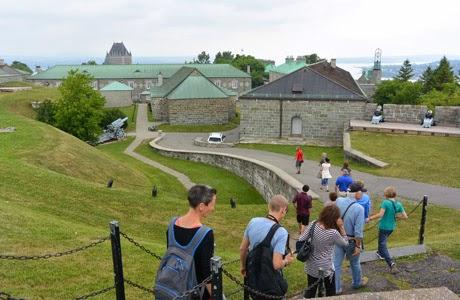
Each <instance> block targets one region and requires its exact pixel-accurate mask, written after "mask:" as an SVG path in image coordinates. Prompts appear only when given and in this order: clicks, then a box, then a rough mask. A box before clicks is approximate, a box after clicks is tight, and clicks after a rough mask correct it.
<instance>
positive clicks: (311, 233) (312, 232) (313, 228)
mask: <svg viewBox="0 0 460 300" xmlns="http://www.w3.org/2000/svg"><path fill="white" fill-rule="evenodd" d="M315 227H316V221H313V223H311V227H310V230H309V231H308V236H307V240H308V238H310V242H312V241H313V235H314V234H315Z"/></svg>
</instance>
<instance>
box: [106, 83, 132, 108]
mask: <svg viewBox="0 0 460 300" xmlns="http://www.w3.org/2000/svg"><path fill="white" fill-rule="evenodd" d="M101 94H102V96H104V97H105V107H124V106H131V105H133V97H132V96H133V95H132V94H133V88H132V87H130V86H127V85H126V84H123V83H121V82H118V81H114V82H112V83H110V84H108V85H106V86H105V87H103V88H102V89H101Z"/></svg>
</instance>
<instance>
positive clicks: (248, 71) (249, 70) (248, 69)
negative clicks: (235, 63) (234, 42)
mask: <svg viewBox="0 0 460 300" xmlns="http://www.w3.org/2000/svg"><path fill="white" fill-rule="evenodd" d="M246 73H248V74H249V75H251V65H247V66H246Z"/></svg>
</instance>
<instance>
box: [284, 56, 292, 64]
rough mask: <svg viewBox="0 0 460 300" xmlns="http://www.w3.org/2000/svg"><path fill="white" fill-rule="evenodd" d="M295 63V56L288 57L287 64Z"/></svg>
mask: <svg viewBox="0 0 460 300" xmlns="http://www.w3.org/2000/svg"><path fill="white" fill-rule="evenodd" d="M293 61H294V57H293V56H286V63H287V64H288V63H291V62H293Z"/></svg>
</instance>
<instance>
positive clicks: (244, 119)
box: [240, 99, 366, 146]
mask: <svg viewBox="0 0 460 300" xmlns="http://www.w3.org/2000/svg"><path fill="white" fill-rule="evenodd" d="M281 103H282V107H281V105H280V101H279V100H252V99H240V111H241V125H240V128H241V131H240V136H241V138H242V139H243V140H244V139H260V138H274V139H275V138H279V137H280V126H279V125H280V121H282V135H281V138H287V139H288V138H291V137H292V134H291V133H292V119H293V118H294V117H297V118H300V119H301V122H302V134H301V135H300V136H298V137H299V138H301V139H302V142H303V143H308V144H316V145H330V146H334V145H341V144H342V142H343V139H342V133H343V130H344V124H346V123H347V122H349V120H351V119H362V118H363V115H364V111H365V109H366V102H365V101H306V100H298V101H286V100H283V101H281ZM281 110H282V120H280V111H281Z"/></svg>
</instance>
